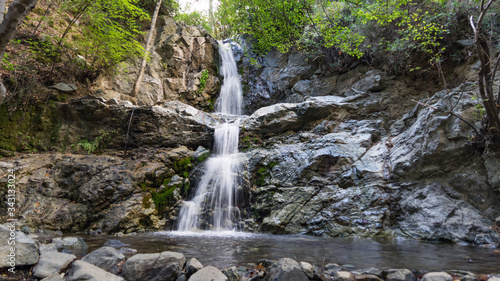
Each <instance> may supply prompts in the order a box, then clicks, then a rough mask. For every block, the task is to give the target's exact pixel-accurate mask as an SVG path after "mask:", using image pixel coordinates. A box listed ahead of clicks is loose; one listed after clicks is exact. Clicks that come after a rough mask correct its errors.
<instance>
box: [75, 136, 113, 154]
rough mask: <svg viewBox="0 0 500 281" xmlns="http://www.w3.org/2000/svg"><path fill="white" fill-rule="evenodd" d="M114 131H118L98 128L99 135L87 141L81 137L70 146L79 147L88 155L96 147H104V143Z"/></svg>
mask: <svg viewBox="0 0 500 281" xmlns="http://www.w3.org/2000/svg"><path fill="white" fill-rule="evenodd" d="M116 133H118V131H112V132H107V131H104V130H99V135H98V136H97V137H95V139H94V140H92V141H88V140H87V139H82V140H80V142H78V143H77V144H76V146H75V145H72V147H76V148H81V149H83V150H84V151H85V152H87V154H89V155H90V154H92V153H94V152H95V151H96V150H97V149H102V148H104V147H105V146H106V143H107V142H109V141H110V140H111V138H112V134H116Z"/></svg>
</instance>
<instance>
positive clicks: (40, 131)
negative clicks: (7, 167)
mask: <svg viewBox="0 0 500 281" xmlns="http://www.w3.org/2000/svg"><path fill="white" fill-rule="evenodd" d="M21 107H22V105H21V104H15V102H12V103H9V104H3V105H2V106H1V107H0V127H1V128H3V130H0V149H5V150H9V151H21V152H37V151H46V150H50V149H52V148H53V147H55V146H57V144H58V135H59V130H60V128H61V124H62V120H61V118H60V116H59V114H58V112H57V105H56V104H55V103H54V102H49V104H48V105H45V103H37V104H32V105H27V106H26V105H25V106H24V107H23V109H22V110H21V109H20V108H21Z"/></svg>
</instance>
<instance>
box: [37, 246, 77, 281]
mask: <svg viewBox="0 0 500 281" xmlns="http://www.w3.org/2000/svg"><path fill="white" fill-rule="evenodd" d="M74 260H76V256H75V255H70V254H65V253H59V252H54V251H50V252H45V253H43V254H42V256H41V257H40V260H39V261H38V263H37V265H36V266H35V267H34V268H33V276H35V277H37V278H40V279H43V278H45V277H49V276H50V275H53V274H54V273H57V274H59V273H60V272H61V271H62V270H63V269H65V268H66V267H68V266H69V265H70V264H71V263H72V262H73V261H74Z"/></svg>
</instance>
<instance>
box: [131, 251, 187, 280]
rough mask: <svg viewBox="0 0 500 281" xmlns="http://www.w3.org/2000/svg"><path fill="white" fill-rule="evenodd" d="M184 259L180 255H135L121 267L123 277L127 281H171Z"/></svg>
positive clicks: (179, 269) (164, 253)
mask: <svg viewBox="0 0 500 281" xmlns="http://www.w3.org/2000/svg"><path fill="white" fill-rule="evenodd" d="M185 262H186V258H185V257H184V255H183V254H181V253H175V252H162V253H160V254H137V255H134V256H132V257H131V258H129V259H128V260H127V261H126V262H125V264H124V265H123V269H122V271H123V276H124V277H125V279H127V280H128V281H142V280H149V281H156V280H158V281H159V280H167V281H173V280H175V279H176V278H177V274H178V273H179V272H180V271H181V270H182V269H183V267H184V263H185Z"/></svg>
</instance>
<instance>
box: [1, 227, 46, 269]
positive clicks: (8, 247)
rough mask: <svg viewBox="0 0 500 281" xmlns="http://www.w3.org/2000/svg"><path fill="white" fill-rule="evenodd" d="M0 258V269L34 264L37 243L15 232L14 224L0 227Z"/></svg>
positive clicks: (21, 233) (37, 254) (36, 255)
mask: <svg viewBox="0 0 500 281" xmlns="http://www.w3.org/2000/svg"><path fill="white" fill-rule="evenodd" d="M12 249H14V250H12ZM0 256H1V258H0V268H7V267H16V266H22V265H33V264H36V263H37V262H38V260H39V258H40V254H39V252H38V242H37V241H35V240H33V239H31V238H30V237H28V236H27V235H26V234H24V233H23V232H21V231H17V230H16V223H7V224H4V225H0Z"/></svg>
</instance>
